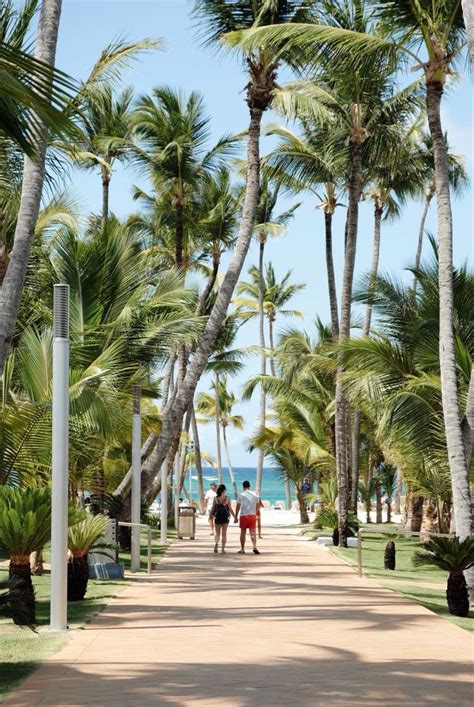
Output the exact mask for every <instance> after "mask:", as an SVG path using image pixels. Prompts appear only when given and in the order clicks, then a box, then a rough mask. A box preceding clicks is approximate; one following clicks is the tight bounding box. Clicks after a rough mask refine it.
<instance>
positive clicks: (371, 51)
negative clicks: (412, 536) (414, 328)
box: [234, 0, 474, 538]
mask: <svg viewBox="0 0 474 707" xmlns="http://www.w3.org/2000/svg"><path fill="white" fill-rule="evenodd" d="M358 4H359V3H358ZM337 5H338V3H333V6H335V7H336V6H337ZM376 11H377V13H378V15H379V16H380V17H381V19H382V21H383V23H384V27H385V28H389V31H390V36H387V35H386V34H385V35H383V34H380V33H379V34H377V33H376V32H375V31H374V28H373V27H369V28H368V29H364V30H362V31H361V30H360V28H356V32H351V33H349V32H347V30H346V29H343V28H341V27H338V26H332V27H328V26H324V25H317V24H314V25H312V24H299V25H293V26H291V25H288V24H287V25H282V26H280V27H276V28H275V27H274V28H255V29H252V30H250V31H249V32H247V33H246V34H242V33H240V34H238V35H237V36H235V38H234V44H239V46H240V48H241V49H243V50H245V49H247V50H248V51H249V50H251V49H252V47H254V46H261V44H262V43H263V42H265V43H266V46H269V47H270V48H271V49H274V50H276V51H277V52H278V49H279V50H280V56H281V55H282V54H283V55H286V56H288V55H291V61H292V62H293V63H300V65H302V66H304V65H307V64H308V63H310V62H311V63H313V64H314V62H315V61H317V60H318V59H321V58H322V57H324V55H327V53H328V48H329V49H330V51H329V54H330V55H331V61H337V59H338V58H341V59H342V60H343V59H344V58H347V57H348V56H350V57H351V60H352V62H353V64H355V65H359V66H360V65H361V63H362V65H363V63H364V62H365V61H366V60H367V59H369V60H370V61H371V62H375V61H378V60H380V59H381V58H383V57H403V59H404V60H409V61H410V62H415V67H414V68H416V69H418V70H422V71H423V78H424V82H425V96H426V110H427V116H428V126H429V131H430V135H431V139H432V141H433V154H434V165H435V183H436V200H437V208H438V238H439V283H440V319H439V326H440V337H439V356H440V362H441V382H442V393H443V415H444V427H445V434H446V439H447V444H448V452H449V467H450V473H451V478H452V485H453V500H454V514H455V518H456V532H457V534H458V535H459V537H461V538H463V537H467V536H468V535H470V534H472V533H473V532H474V517H473V513H472V504H471V493H470V487H469V474H468V467H467V460H466V453H465V447H464V443H463V434H462V423H461V411H460V406H459V398H458V390H457V379H456V355H455V340H454V333H453V331H454V327H453V324H454V322H453V257H452V248H453V246H452V241H453V227H452V209H451V199H450V190H449V163H448V153H447V147H446V141H445V139H444V134H443V129H442V123H441V101H442V97H443V93H444V85H445V83H446V79H447V77H448V74H449V72H450V71H451V66H452V64H453V62H454V61H455V60H456V58H457V57H458V56H459V54H460V52H461V50H462V49H463V46H464V39H465V25H464V20H463V13H462V5H461V0H446V1H445V2H442V3H440V2H436V3H434V2H430V1H429V0H421V1H418V0H416V1H415V0H397V1H395V0H382V1H381V2H379V3H378V4H377V7H376ZM473 385H474V382H473Z"/></svg>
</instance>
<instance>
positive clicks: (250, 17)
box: [123, 0, 313, 490]
mask: <svg viewBox="0 0 474 707" xmlns="http://www.w3.org/2000/svg"><path fill="white" fill-rule="evenodd" d="M309 4H313V3H307V2H305V0H303V2H301V0H300V1H298V2H296V0H295V1H293V0H287V1H285V2H284V3H283V4H281V3H279V2H278V3H277V2H275V0H256V1H255V0H239V1H237V2H235V3H234V2H233V3H231V4H229V3H228V2H226V0H195V4H194V8H195V16H196V17H197V18H199V21H200V27H201V29H202V31H203V34H205V35H206V40H207V43H208V44H213V43H216V42H219V41H220V40H221V39H222V37H223V35H225V34H226V33H227V32H231V31H232V30H237V29H240V28H242V27H251V26H253V25H254V24H255V23H257V24H263V23H266V24H274V23H277V22H285V21H290V20H292V19H295V18H298V17H303V16H307V14H308V13H307V12H306V8H307V6H308V5H309ZM246 63H247V67H248V71H249V82H248V85H247V89H246V102H247V105H248V107H249V111H250V122H249V128H248V134H247V179H246V187H245V194H244V198H243V205H242V214H241V219H240V227H239V232H238V236H237V239H236V245H235V248H234V252H233V255H232V258H231V260H230V263H229V265H228V268H227V271H226V274H225V275H224V278H223V280H222V284H221V286H220V288H219V293H218V295H217V298H216V301H215V304H214V307H213V309H212V312H211V314H210V316H209V319H208V320H207V324H206V327H205V330H204V332H203V335H202V336H201V338H200V342H199V344H198V346H197V348H196V350H195V352H194V354H193V357H192V360H191V362H190V364H189V366H188V368H187V371H186V376H185V378H184V380H183V383H182V385H181V386H180V389H179V391H178V393H177V395H176V397H175V398H174V400H173V401H170V402H169V404H168V405H167V407H166V409H165V411H164V415H163V428H162V432H161V435H160V439H159V441H158V442H157V444H156V446H155V449H154V452H153V454H152V455H151V456H150V458H149V460H148V462H147V463H146V464H145V465H144V468H143V472H142V478H143V481H144V487H145V488H147V487H149V490H151V486H150V482H152V480H153V479H154V478H155V476H156V471H157V469H158V468H159V466H160V465H161V463H162V461H163V459H164V457H165V455H166V453H167V450H168V449H169V447H170V444H171V440H172V439H173V438H174V437H175V435H176V430H177V429H178V428H179V427H180V425H181V421H182V418H183V416H184V414H185V412H186V410H187V409H188V408H189V405H190V403H191V401H192V398H193V396H194V392H195V390H196V386H197V384H198V381H199V379H200V377H201V375H202V373H203V371H204V369H205V367H206V363H207V360H208V358H209V356H210V354H211V352H212V349H213V346H214V343H215V341H216V339H217V336H218V333H219V330H220V328H221V325H222V322H223V321H224V318H225V316H226V312H227V309H228V307H229V304H230V302H231V299H232V295H233V292H234V288H235V286H236V284H237V281H238V279H239V276H240V273H241V270H242V267H243V264H244V261H245V257H246V255H247V252H248V249H249V246H250V241H251V237H252V233H253V226H254V219H255V212H256V209H257V205H258V198H259V190H260V157H259V148H260V129H261V121H262V116H263V113H264V112H265V111H266V110H267V109H268V108H269V106H270V104H271V101H272V97H273V90H274V88H275V79H276V71H277V66H276V64H275V62H274V57H273V55H272V54H271V53H270V52H268V51H267V49H266V48H265V47H263V46H262V47H261V48H260V49H259V50H258V51H256V52H250V53H247V54H246ZM128 478H129V475H127V479H128ZM123 485H125V480H124V484H123Z"/></svg>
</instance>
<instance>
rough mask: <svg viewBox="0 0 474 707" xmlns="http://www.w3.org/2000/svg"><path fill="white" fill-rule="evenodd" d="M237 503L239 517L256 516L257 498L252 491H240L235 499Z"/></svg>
mask: <svg viewBox="0 0 474 707" xmlns="http://www.w3.org/2000/svg"><path fill="white" fill-rule="evenodd" d="M237 502H238V503H240V515H241V516H254V515H256V514H257V503H258V497H257V494H256V493H254V492H253V491H242V493H240V494H239V497H238V498H237Z"/></svg>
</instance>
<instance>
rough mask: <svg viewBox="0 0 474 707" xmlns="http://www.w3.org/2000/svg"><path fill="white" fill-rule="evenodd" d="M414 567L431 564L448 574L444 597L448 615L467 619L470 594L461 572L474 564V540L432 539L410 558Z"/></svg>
mask: <svg viewBox="0 0 474 707" xmlns="http://www.w3.org/2000/svg"><path fill="white" fill-rule="evenodd" d="M413 564H414V565H415V566H416V567H419V566H421V565H434V566H435V567H439V568H440V569H442V570H445V571H446V572H448V573H449V574H448V586H447V589H446V598H447V600H448V608H449V613H450V614H453V615H454V616H468V614H469V595H468V591H467V584H466V580H465V578H464V574H463V573H464V572H466V571H467V570H469V569H470V568H471V567H472V566H473V565H474V539H473V538H471V537H468V538H464V540H460V539H459V538H452V539H451V538H442V537H440V538H431V539H430V541H429V542H427V543H425V544H424V551H423V552H416V553H415V555H414V557H413Z"/></svg>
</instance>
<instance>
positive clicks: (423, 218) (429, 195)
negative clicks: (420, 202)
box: [413, 185, 435, 291]
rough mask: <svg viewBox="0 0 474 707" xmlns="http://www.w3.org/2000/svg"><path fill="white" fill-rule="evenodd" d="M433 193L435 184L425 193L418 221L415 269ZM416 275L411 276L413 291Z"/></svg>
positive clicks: (419, 256)
mask: <svg viewBox="0 0 474 707" xmlns="http://www.w3.org/2000/svg"><path fill="white" fill-rule="evenodd" d="M434 195H435V186H434V185H433V186H431V187H430V189H429V191H428V193H427V194H426V198H425V205H424V208H423V213H422V214H421V221H420V230H419V232H418V243H417V246H416V254H415V270H418V269H419V267H420V263H421V252H422V250H423V240H424V237H425V224H426V218H427V216H428V211H429V209H430V204H431V199H432V198H433V196H434ZM416 285H417V281H416V277H415V278H413V291H416Z"/></svg>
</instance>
